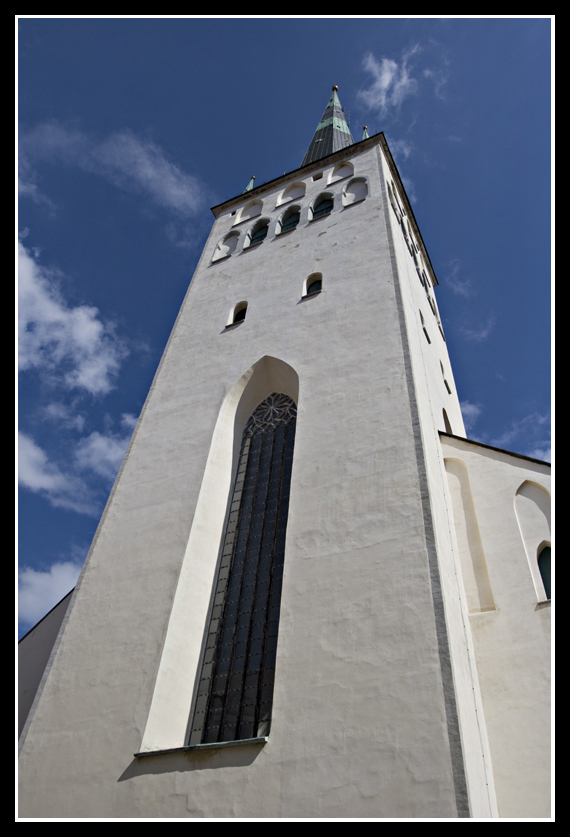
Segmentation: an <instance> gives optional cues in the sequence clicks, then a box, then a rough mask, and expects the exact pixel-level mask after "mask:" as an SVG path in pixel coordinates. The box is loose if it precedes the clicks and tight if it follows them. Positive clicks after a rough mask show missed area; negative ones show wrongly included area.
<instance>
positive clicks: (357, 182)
mask: <svg viewBox="0 0 570 837" xmlns="http://www.w3.org/2000/svg"><path fill="white" fill-rule="evenodd" d="M367 195H368V184H367V183H366V180H365V179H364V177H355V178H354V180H351V181H350V183H347V185H346V187H345V188H344V189H343V193H342V205H343V206H350V205H351V204H353V203H360V201H363V200H364V199H365V198H366V197H367Z"/></svg>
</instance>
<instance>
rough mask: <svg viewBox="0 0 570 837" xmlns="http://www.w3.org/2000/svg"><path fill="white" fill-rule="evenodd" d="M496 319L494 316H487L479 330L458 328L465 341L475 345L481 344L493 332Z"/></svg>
mask: <svg viewBox="0 0 570 837" xmlns="http://www.w3.org/2000/svg"><path fill="white" fill-rule="evenodd" d="M496 322H497V318H496V317H495V315H494V314H489V316H488V317H487V320H486V322H485V324H484V325H482V326H480V327H479V328H465V327H462V328H460V331H461V334H463V336H464V337H465V338H466V339H467V340H472V341H473V342H475V343H482V342H483V341H484V340H486V339H487V337H488V336H489V335H490V334H491V332H492V331H493V328H494V327H495V323H496Z"/></svg>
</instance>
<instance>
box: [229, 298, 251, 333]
mask: <svg viewBox="0 0 570 837" xmlns="http://www.w3.org/2000/svg"><path fill="white" fill-rule="evenodd" d="M246 314H247V302H246V301H245V300H242V301H241V302H238V304H237V305H234V307H233V308H232V310H231V311H230V316H229V317H228V321H227V323H226V328H227V327H228V326H232V325H234V324H235V323H241V322H242V321H243V320H245V315H246Z"/></svg>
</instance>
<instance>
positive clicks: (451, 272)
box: [444, 259, 473, 297]
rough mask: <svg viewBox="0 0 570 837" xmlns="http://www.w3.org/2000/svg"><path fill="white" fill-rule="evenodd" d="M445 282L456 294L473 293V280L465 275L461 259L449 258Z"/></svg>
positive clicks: (465, 294) (468, 294) (467, 294)
mask: <svg viewBox="0 0 570 837" xmlns="http://www.w3.org/2000/svg"><path fill="white" fill-rule="evenodd" d="M444 281H445V284H446V285H447V287H448V288H451V290H452V291H453V293H454V294H457V295H458V296H465V297H469V296H472V295H473V282H472V280H471V279H470V278H469V277H466V276H465V273H464V271H463V264H462V262H461V259H451V261H450V262H449V266H448V270H447V273H446V274H445V278H444Z"/></svg>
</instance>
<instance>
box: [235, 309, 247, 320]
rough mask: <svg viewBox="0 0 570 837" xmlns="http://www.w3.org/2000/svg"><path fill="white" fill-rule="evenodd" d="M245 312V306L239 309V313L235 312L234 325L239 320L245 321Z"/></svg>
mask: <svg viewBox="0 0 570 837" xmlns="http://www.w3.org/2000/svg"><path fill="white" fill-rule="evenodd" d="M246 311H247V305H246V307H245V308H240V310H239V311H236V313H235V314H234V323H239V322H240V321H241V320H245V315H246Z"/></svg>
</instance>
